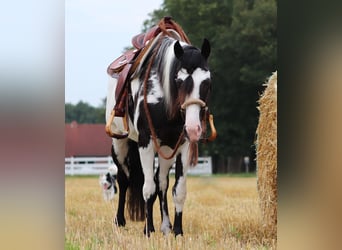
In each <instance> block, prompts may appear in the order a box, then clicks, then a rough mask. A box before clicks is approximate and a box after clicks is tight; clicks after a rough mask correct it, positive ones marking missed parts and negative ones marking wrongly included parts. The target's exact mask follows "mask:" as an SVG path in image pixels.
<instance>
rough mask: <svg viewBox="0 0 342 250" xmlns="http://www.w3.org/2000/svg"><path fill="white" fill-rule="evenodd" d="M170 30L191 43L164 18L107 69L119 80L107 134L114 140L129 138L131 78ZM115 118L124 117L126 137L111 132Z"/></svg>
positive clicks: (168, 18)
mask: <svg viewBox="0 0 342 250" xmlns="http://www.w3.org/2000/svg"><path fill="white" fill-rule="evenodd" d="M168 30H174V31H175V32H177V34H179V36H180V39H181V40H183V41H186V42H188V43H190V41H189V39H188V38H187V36H186V34H185V33H184V31H183V29H182V28H181V27H180V26H179V25H178V24H177V23H176V22H174V21H173V20H172V18H171V17H163V18H162V19H161V20H160V21H159V23H158V25H155V26H153V27H152V28H151V29H149V30H148V31H147V32H146V33H141V34H138V35H136V36H134V37H133V38H132V45H133V46H134V49H132V50H127V51H126V52H124V53H123V54H122V55H121V56H119V57H118V58H117V59H115V60H114V61H113V62H112V63H111V64H110V65H109V66H108V68H107V73H108V74H109V75H110V76H112V77H115V78H117V79H118V82H117V85H116V89H115V100H116V103H115V106H114V108H113V111H112V114H111V118H110V119H109V121H108V122H107V124H106V133H107V134H108V135H109V136H111V137H114V138H118V139H120V138H125V137H127V136H128V126H127V114H126V113H127V103H128V102H127V101H128V98H127V96H128V89H129V88H128V84H127V83H128V82H129V79H130V77H131V76H132V75H133V74H134V72H135V70H136V68H137V66H138V65H139V63H140V61H141V59H142V58H143V55H144V54H145V53H146V52H147V51H148V49H147V48H148V47H149V45H150V44H151V43H152V40H153V39H154V38H156V37H157V36H158V35H159V34H160V33H161V32H163V33H164V34H166V35H170V34H169V32H168ZM114 117H123V119H124V127H125V130H126V131H127V133H126V134H124V135H121V134H120V135H117V134H115V133H113V132H112V131H111V124H112V122H113V119H114Z"/></svg>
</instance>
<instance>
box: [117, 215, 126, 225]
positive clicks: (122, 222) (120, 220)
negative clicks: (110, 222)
mask: <svg viewBox="0 0 342 250" xmlns="http://www.w3.org/2000/svg"><path fill="white" fill-rule="evenodd" d="M114 224H115V225H116V226H118V227H124V226H125V225H126V220H125V219H124V218H123V219H122V218H121V219H119V218H118V217H115V219H114Z"/></svg>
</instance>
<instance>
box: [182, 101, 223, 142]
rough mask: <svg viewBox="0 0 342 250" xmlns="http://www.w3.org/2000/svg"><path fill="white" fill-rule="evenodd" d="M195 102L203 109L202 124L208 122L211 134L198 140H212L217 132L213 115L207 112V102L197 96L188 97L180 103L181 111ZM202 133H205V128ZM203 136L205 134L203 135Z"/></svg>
mask: <svg viewBox="0 0 342 250" xmlns="http://www.w3.org/2000/svg"><path fill="white" fill-rule="evenodd" d="M193 104H196V105H198V106H200V108H201V109H202V110H203V111H204V115H203V118H202V121H201V122H202V124H203V125H204V126H206V124H207V121H208V122H209V125H210V129H211V135H210V136H209V137H207V138H201V139H200V141H201V142H204V143H206V142H212V141H214V140H215V139H216V136H217V133H216V128H215V125H214V116H213V115H212V114H210V113H209V109H208V106H207V104H206V103H205V102H204V101H202V100H201V99H197V98H190V99H188V100H186V101H185V102H184V103H183V104H182V105H181V112H182V113H184V112H185V109H186V108H187V107H188V106H189V105H193ZM203 133H204V134H205V130H203ZM204 136H205V135H204Z"/></svg>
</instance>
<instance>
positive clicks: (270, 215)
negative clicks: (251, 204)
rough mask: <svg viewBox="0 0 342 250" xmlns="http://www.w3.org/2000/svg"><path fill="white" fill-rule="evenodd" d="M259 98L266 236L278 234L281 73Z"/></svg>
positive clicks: (260, 186)
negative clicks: (278, 113) (278, 139)
mask: <svg viewBox="0 0 342 250" xmlns="http://www.w3.org/2000/svg"><path fill="white" fill-rule="evenodd" d="M264 85H265V86H266V89H265V91H264V93H263V94H262V95H261V97H260V99H259V107H258V109H259V111H260V117H259V124H258V127H257V130H256V134H257V139H256V151H257V152H256V155H257V176H258V193H259V204H260V209H261V213H262V219H263V221H262V224H263V225H262V226H263V227H264V230H265V233H266V234H267V235H268V236H270V237H272V238H275V237H276V234H277V72H274V73H273V75H272V76H271V77H270V78H269V79H268V82H267V83H266V84H264Z"/></svg>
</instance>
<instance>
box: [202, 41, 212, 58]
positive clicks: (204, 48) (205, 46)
mask: <svg viewBox="0 0 342 250" xmlns="http://www.w3.org/2000/svg"><path fill="white" fill-rule="evenodd" d="M201 54H202V56H203V57H204V58H205V59H206V60H207V59H208V57H209V55H210V43H209V41H208V39H206V38H204V39H203V44H202V49H201Z"/></svg>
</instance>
